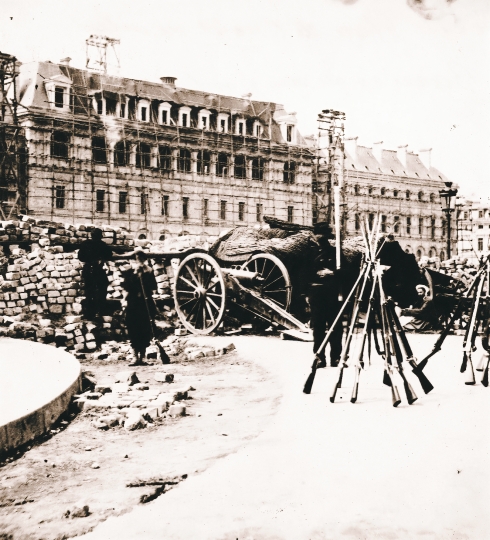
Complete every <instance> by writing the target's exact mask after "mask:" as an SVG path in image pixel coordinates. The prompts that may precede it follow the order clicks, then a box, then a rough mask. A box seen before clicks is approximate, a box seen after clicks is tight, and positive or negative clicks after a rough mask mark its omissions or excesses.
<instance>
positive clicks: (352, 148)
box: [344, 137, 359, 160]
mask: <svg viewBox="0 0 490 540" xmlns="http://www.w3.org/2000/svg"><path fill="white" fill-rule="evenodd" d="M358 138H359V137H346V138H345V139H344V148H345V151H346V152H347V153H348V154H349V156H350V157H351V158H352V159H354V160H357V139H358Z"/></svg>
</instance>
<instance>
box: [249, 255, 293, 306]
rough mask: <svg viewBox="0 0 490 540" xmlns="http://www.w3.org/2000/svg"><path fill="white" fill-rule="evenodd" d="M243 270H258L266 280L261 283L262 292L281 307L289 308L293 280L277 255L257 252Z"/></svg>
mask: <svg viewBox="0 0 490 540" xmlns="http://www.w3.org/2000/svg"><path fill="white" fill-rule="evenodd" d="M242 270H249V271H250V272H258V274H259V275H260V277H261V278H262V279H263V280H264V281H262V282H261V284H260V285H259V290H260V294H261V295H262V296H263V297H264V298H268V299H269V300H272V301H273V302H275V303H276V304H277V305H278V306H279V307H282V308H283V309H286V310H287V309H288V308H289V305H290V304H291V280H290V278H289V273H288V271H287V269H286V267H285V266H284V264H283V262H282V261H281V260H280V259H278V258H277V257H276V256H275V255H271V254H269V253H257V254H256V255H253V256H252V257H251V258H250V259H249V260H248V261H247V262H246V263H245V264H243V265H242Z"/></svg>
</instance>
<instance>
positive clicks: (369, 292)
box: [303, 220, 433, 407]
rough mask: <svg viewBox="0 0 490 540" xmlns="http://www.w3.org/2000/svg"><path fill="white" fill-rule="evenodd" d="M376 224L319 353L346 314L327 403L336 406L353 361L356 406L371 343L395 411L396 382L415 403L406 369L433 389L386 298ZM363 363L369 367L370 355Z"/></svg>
mask: <svg viewBox="0 0 490 540" xmlns="http://www.w3.org/2000/svg"><path fill="white" fill-rule="evenodd" d="M379 225H380V221H379V220H376V221H375V224H374V226H373V227H372V229H371V232H369V233H368V226H367V224H366V226H365V227H364V228H363V238H364V242H365V247H366V258H365V262H364V265H363V267H362V269H361V272H360V274H359V277H358V279H357V281H356V283H355V284H354V287H353V288H352V289H351V291H350V293H349V295H348V296H347V298H346V300H345V302H344V304H343V306H342V309H341V311H340V313H339V316H338V317H337V319H336V321H335V322H334V323H333V325H332V327H331V328H330V329H329V332H328V333H327V335H326V336H325V339H324V341H323V343H322V345H321V347H320V350H322V349H324V348H325V347H326V346H327V344H328V343H329V340H330V337H331V335H332V330H333V328H334V327H335V325H336V324H342V318H343V316H344V315H345V314H347V313H348V314H349V324H348V327H347V332H346V334H345V336H344V340H343V346H342V354H341V358H340V363H339V368H338V376H337V380H336V382H335V384H334V387H333V390H332V393H331V395H330V402H331V403H334V402H335V399H336V396H337V392H338V390H339V389H340V388H341V386H342V381H343V375H344V371H345V369H346V368H347V367H349V360H352V365H353V367H354V373H355V375H354V386H353V389H352V395H351V399H350V401H351V403H356V402H357V399H358V393H359V383H360V374H361V371H362V370H363V369H365V368H366V362H365V352H366V344H369V347H368V350H369V351H370V349H371V347H370V344H371V341H373V342H374V344H375V347H376V350H377V352H378V354H379V355H380V356H381V357H382V358H383V361H384V374H383V383H384V384H385V385H387V386H389V387H390V388H391V396H392V404H393V406H394V407H398V405H400V403H401V401H402V400H401V397H400V390H399V388H398V384H399V383H400V382H401V385H402V386H403V389H404V391H405V396H406V401H407V403H408V404H409V405H412V404H413V403H414V402H415V401H416V400H417V399H418V398H417V395H416V394H415V391H414V389H413V388H412V385H411V384H410V382H409V380H408V379H407V377H406V374H405V367H409V368H411V369H412V372H413V374H414V375H415V376H416V377H417V378H418V380H419V382H420V385H421V387H422V389H423V391H424V392H425V393H426V394H427V393H429V392H430V391H431V390H432V389H433V386H432V384H431V383H430V381H429V380H428V379H427V377H426V376H425V375H424V374H423V372H422V369H423V366H421V365H420V364H418V363H417V360H416V359H415V357H414V355H413V352H412V349H411V347H410V344H409V342H408V339H407V337H406V335H405V332H404V330H403V327H402V325H401V323H400V320H399V319H398V315H397V313H396V310H395V304H394V302H393V300H392V299H391V298H390V297H387V296H386V295H385V292H384V288H383V271H384V269H383V267H382V265H381V264H380V262H379V259H378V254H379V250H380V246H379V243H380V242H379V240H380V235H379ZM359 328H360V336H359V331H358V330H359ZM356 333H357V334H358V338H359V340H358V342H359V346H358V347H357V351H356V354H355V355H351V348H352V344H353V341H354V337H355V335H356ZM318 353H319V351H317V353H316V355H315V359H314V362H313V365H312V370H311V373H310V375H309V377H308V379H307V381H306V383H305V386H304V389H303V392H304V393H305V394H309V393H311V389H312V386H313V382H314V379H315V375H316V370H317V367H318V364H319V356H318ZM367 364H368V365H369V364H370V354H369V361H368V362H367Z"/></svg>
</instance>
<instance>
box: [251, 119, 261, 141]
mask: <svg viewBox="0 0 490 540" xmlns="http://www.w3.org/2000/svg"><path fill="white" fill-rule="evenodd" d="M252 129H253V131H252V134H253V136H254V137H260V136H261V135H262V124H261V123H260V122H259V121H258V120H255V122H254V125H253V128H252Z"/></svg>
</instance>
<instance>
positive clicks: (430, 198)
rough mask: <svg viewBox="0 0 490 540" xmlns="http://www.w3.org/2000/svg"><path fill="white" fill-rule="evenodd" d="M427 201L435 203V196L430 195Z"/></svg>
mask: <svg viewBox="0 0 490 540" xmlns="http://www.w3.org/2000/svg"><path fill="white" fill-rule="evenodd" d="M429 200H430V202H431V203H433V202H434V201H435V195H434V194H433V193H431V194H430V196H429Z"/></svg>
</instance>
